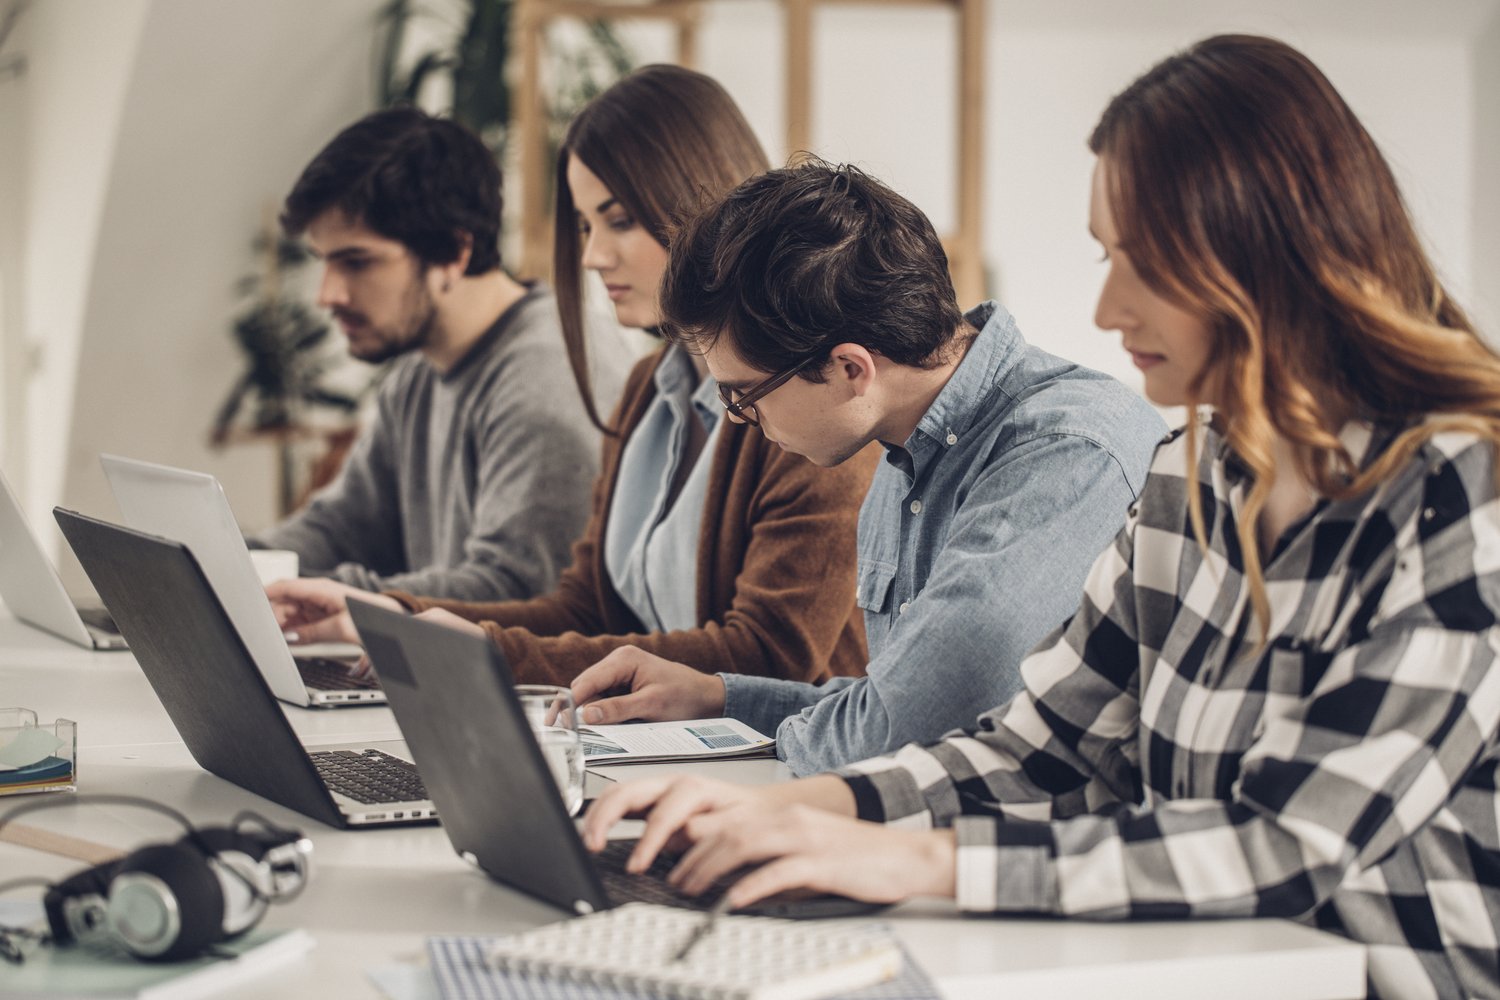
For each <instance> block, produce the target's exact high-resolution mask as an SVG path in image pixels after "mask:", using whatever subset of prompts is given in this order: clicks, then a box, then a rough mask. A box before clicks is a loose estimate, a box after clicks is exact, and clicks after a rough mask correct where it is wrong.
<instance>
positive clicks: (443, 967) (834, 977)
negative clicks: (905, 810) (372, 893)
mask: <svg viewBox="0 0 1500 1000" xmlns="http://www.w3.org/2000/svg"><path fill="white" fill-rule="evenodd" d="M663 918H665V919H663ZM701 920H702V915H701V914H694V913H693V912H692V911H688V910H681V909H678V908H675V907H656V906H650V905H647V904H630V905H628V906H624V907H618V908H616V909H613V910H609V911H606V912H602V913H598V914H594V915H591V916H588V917H581V918H577V919H573V920H568V921H564V922H562V923H559V924H553V925H551V926H549V927H544V928H542V929H540V930H537V931H531V932H528V933H526V934H517V935H510V936H507V937H500V938H494V937H461V936H448V937H432V938H428V942H427V948H428V957H429V960H430V964H431V967H432V972H433V975H434V977H435V979H436V980H437V983H438V987H439V989H440V991H441V993H442V995H443V998H444V1000H647V998H652V997H660V996H663V995H672V996H678V997H755V998H758V1000H759V998H778V1000H783V998H785V1000H793V998H803V1000H811V998H814V997H829V996H837V997H840V998H846V1000H937V997H938V993H937V990H936V989H935V988H934V987H933V985H932V982H931V980H929V979H928V978H927V976H926V974H925V973H924V972H923V971H922V969H921V968H920V967H919V966H918V965H917V964H916V963H915V962H913V961H912V960H911V958H910V957H909V956H907V955H905V953H904V951H903V950H902V949H901V947H900V945H899V944H898V943H897V942H896V940H895V938H894V937H893V936H892V935H891V933H890V931H889V929H888V928H886V927H885V926H884V925H882V924H870V923H861V924H848V923H825V924H814V923H808V922H806V921H786V920H775V919H772V918H766V917H739V916H726V917H722V918H720V919H719V921H718V923H717V924H716V925H715V928H714V930H713V931H712V932H711V933H710V934H708V935H706V936H704V937H703V939H702V940H701V941H700V942H699V944H698V946H697V947H695V948H694V949H693V951H692V953H691V954H690V955H689V957H688V958H687V959H686V960H684V962H683V963H682V966H683V967H682V968H677V969H673V968H672V966H673V965H674V963H671V962H669V961H667V958H668V957H669V954H670V953H675V951H676V950H677V948H678V947H679V946H680V944H681V940H682V939H683V938H685V937H686V936H687V934H689V933H690V932H691V930H692V929H693V928H694V927H695V926H696V925H697V924H698V922H699V921H701ZM673 921H675V923H672V922H673ZM668 923H671V924H672V925H671V926H666V925H667V924H668ZM737 925H738V926H737ZM638 938H644V942H642V941H640V940H637V939H638ZM657 952H661V953H662V954H657ZM512 959H515V961H511V960H512ZM549 959H550V960H549ZM505 966H509V968H507V967H505ZM862 984H863V985H862ZM871 984H873V985H871Z"/></svg>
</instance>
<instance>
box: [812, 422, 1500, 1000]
mask: <svg viewBox="0 0 1500 1000" xmlns="http://www.w3.org/2000/svg"><path fill="white" fill-rule="evenodd" d="M1389 438H1390V435H1388V434H1385V433H1381V432H1372V431H1371V430H1370V429H1369V428H1368V427H1365V426H1360V425H1350V426H1349V427H1348V428H1346V430H1345V433H1344V436H1343V440H1344V442H1345V445H1346V446H1347V447H1348V448H1349V450H1350V452H1351V454H1352V455H1354V456H1355V457H1356V459H1358V458H1360V457H1361V456H1367V457H1368V456H1371V455H1374V454H1375V453H1377V452H1378V451H1379V450H1381V449H1383V448H1384V446H1385V444H1386V443H1387V442H1388V441H1389ZM1203 440H1204V447H1203V455H1202V459H1201V460H1200V461H1199V462H1198V463H1197V466H1196V468H1197V474H1196V481H1195V482H1194V483H1192V484H1191V485H1192V486H1195V487H1196V488H1198V489H1200V490H1201V491H1202V495H1203V498H1204V514H1205V519H1206V521H1207V526H1208V535H1209V552H1208V553H1207V555H1206V556H1205V555H1204V554H1203V553H1202V552H1201V551H1200V549H1199V547H1198V544H1197V542H1196V541H1195V539H1194V537H1193V533H1192V528H1191V526H1190V523H1189V520H1188V506H1187V493H1186V490H1187V488H1189V486H1190V484H1189V483H1188V481H1187V480H1186V479H1185V477H1184V470H1185V469H1186V468H1187V467H1188V466H1187V457H1188V453H1187V439H1186V435H1183V434H1181V433H1180V432H1179V434H1178V435H1176V436H1173V437H1170V438H1168V439H1167V440H1166V441H1165V442H1163V444H1162V445H1161V446H1160V447H1159V448H1158V450H1157V454H1156V458H1155V460H1154V462H1153V464H1152V470H1151V475H1150V478H1149V479H1148V480H1147V483H1146V486H1145V489H1144V490H1143V492H1142V493H1141V496H1140V500H1139V503H1138V505H1137V506H1136V507H1134V508H1132V509H1131V512H1130V515H1129V519H1128V520H1127V522H1126V524H1125V527H1124V529H1123V530H1122V531H1121V533H1120V535H1119V536H1118V538H1117V539H1116V541H1115V543H1114V544H1113V545H1112V546H1111V547H1110V548H1109V549H1107V550H1106V551H1105V552H1104V553H1103V554H1102V555H1101V556H1100V557H1099V559H1098V561H1097V562H1096V563H1095V564H1094V568H1093V570H1092V572H1091V573H1090V576H1089V580H1088V583H1087V584H1086V588H1085V594H1084V598H1083V603H1082V606H1081V607H1080V608H1079V610H1078V611H1077V613H1076V614H1075V615H1074V616H1073V617H1072V619H1071V620H1069V621H1068V622H1067V623H1065V624H1064V625H1063V626H1062V628H1060V629H1059V630H1058V631H1057V632H1055V633H1053V634H1052V635H1051V636H1050V637H1049V638H1048V639H1046V640H1045V641H1044V642H1043V643H1042V644H1041V645H1040V646H1038V647H1037V648H1036V649H1035V650H1034V651H1033V652H1032V653H1031V654H1030V655H1029V656H1028V657H1027V659H1026V661H1025V662H1024V664H1023V665H1022V668H1021V669H1022V675H1023V677H1024V679H1025V683H1026V690H1025V691H1024V692H1023V693H1022V694H1020V695H1018V696H1017V697H1016V698H1015V699H1014V700H1012V701H1011V702H1010V703H1008V704H1006V705H1004V706H1002V707H1000V708H997V709H994V710H993V711H991V712H988V713H986V714H985V715H983V716H981V717H980V719H979V722H978V726H977V728H976V729H975V730H974V731H972V732H969V733H954V734H950V735H949V736H947V737H945V738H944V739H943V741H942V742H940V743H937V744H934V745H932V746H929V747H926V748H923V747H918V746H915V745H913V746H909V747H907V748H905V749H903V750H901V751H899V752H898V753H896V754H894V755H893V756H890V757H882V758H877V759H875V760H870V761H865V762H863V763H861V764H857V765H855V766H853V767H851V768H849V769H847V770H845V771H844V772H841V773H842V774H843V776H844V777H845V779H846V780H847V781H848V782H849V784H850V787H851V788H852V789H853V791H854V794H855V798H856V800H857V802H858V804H859V813H860V816H861V818H863V819H869V820H875V821H880V822H886V823H895V824H899V825H901V826H906V827H918V828H920V827H923V826H927V825H935V826H947V825H952V826H953V827H954V828H955V832H956V835H957V839H958V845H959V850H958V873H957V875H958V898H959V903H960V905H961V906H962V907H964V908H965V909H970V910H992V911H1007V912H1046V913H1056V914H1063V915H1070V916H1085V917H1094V918H1106V919H1107V918H1125V917H1210V916H1223V917H1231V916H1233V917H1245V916H1265V917H1287V918H1291V919H1295V920H1301V921H1304V922H1307V923H1310V924H1313V925H1316V926H1318V927H1323V928H1327V929H1329V930H1333V931H1336V932H1338V933H1342V934H1345V935H1347V936H1348V937H1350V938H1352V939H1354V940H1356V941H1359V942H1362V943H1364V944H1365V945H1367V946H1368V948H1369V970H1370V971H1369V974H1370V987H1371V993H1372V995H1382V996H1389V997H1402V998H1420V997H1437V996H1442V997H1450V996H1460V995H1464V996H1500V969H1497V959H1500V792H1497V787H1500V785H1497V779H1500V773H1497V765H1500V750H1497V748H1496V734H1497V732H1500V670H1497V669H1495V660H1496V649H1497V643H1500V628H1497V627H1496V620H1497V609H1500V503H1497V499H1496V486H1495V468H1496V466H1495V459H1494V449H1493V448H1492V447H1491V446H1490V445H1489V444H1487V443H1483V442H1480V441H1479V440H1478V439H1477V438H1475V437H1473V436H1469V435H1464V434H1451V433H1450V434H1442V435H1439V436H1437V437H1435V438H1434V439H1432V440H1431V441H1430V442H1429V443H1428V444H1427V445H1426V446H1425V447H1424V448H1423V449H1421V450H1419V451H1418V452H1417V454H1416V455H1415V456H1414V457H1413V459H1412V460H1411V461H1410V462H1409V463H1408V464H1407V465H1406V466H1405V467H1404V468H1403V469H1402V470H1401V471H1400V472H1399V473H1398V474H1397V475H1395V476H1394V477H1392V478H1391V479H1390V480H1389V481H1387V482H1386V483H1385V484H1384V485H1383V486H1381V487H1380V488H1379V489H1377V490H1376V491H1375V492H1374V493H1373V494H1370V495H1367V496H1364V497H1362V498H1359V499H1356V500H1351V501H1343V502H1324V503H1321V504H1319V505H1318V506H1317V507H1316V508H1315V509H1314V510H1313V511H1312V513H1310V514H1309V515H1308V516H1307V517H1306V518H1305V519H1303V520H1302V521H1300V522H1299V523H1297V524H1296V525H1293V526H1292V528H1291V529H1289V530H1288V531H1287V532H1286V533H1285V534H1284V535H1283V537H1282V539H1281V540H1280V541H1279V542H1278V545H1277V548H1276V550H1275V551H1274V552H1273V553H1272V555H1271V557H1270V559H1268V560H1267V566H1266V570H1265V575H1266V586H1267V594H1268V597H1269V599H1270V603H1271V618H1272V621H1271V628H1270V632H1269V636H1268V639H1267V643H1266V645H1265V647H1264V648H1261V649H1257V641H1258V639H1259V628H1258V626H1256V625H1255V623H1254V621H1253V617H1254V616H1253V615H1252V613H1251V612H1250V610H1249V599H1248V597H1249V591H1248V588H1247V587H1246V585H1245V580H1244V578H1243V576H1242V566H1243V563H1242V560H1241V555H1240V552H1241V550H1240V546H1239V543H1238V540H1237V538H1236V536H1235V524H1236V520H1237V519H1238V518H1239V517H1240V516H1241V511H1242V510H1243V505H1244V500H1245V497H1246V495H1247V494H1248V492H1249V486H1250V482H1249V475H1248V473H1247V471H1246V470H1245V468H1244V466H1243V465H1242V464H1241V463H1239V462H1238V461H1237V460H1236V459H1235V458H1234V456H1233V455H1232V454H1231V453H1230V452H1229V451H1228V448H1227V446H1226V445H1225V442H1224V440H1223V439H1222V438H1221V437H1219V436H1218V435H1216V434H1215V433H1214V432H1213V431H1212V430H1211V429H1209V428H1207V427H1205V428H1204V434H1203Z"/></svg>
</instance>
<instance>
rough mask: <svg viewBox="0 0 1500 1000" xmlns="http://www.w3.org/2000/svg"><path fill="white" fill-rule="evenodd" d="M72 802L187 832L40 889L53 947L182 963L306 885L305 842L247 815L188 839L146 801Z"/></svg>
mask: <svg viewBox="0 0 1500 1000" xmlns="http://www.w3.org/2000/svg"><path fill="white" fill-rule="evenodd" d="M79 798H86V799H88V800H89V801H92V802H99V801H102V800H109V801H114V802H120V803H124V804H129V805H140V806H145V807H147V808H152V809H155V810H157V811H159V812H163V813H166V814H168V815H171V816H173V817H174V818H175V819H177V820H178V821H179V822H180V823H182V824H183V825H184V826H185V827H186V828H187V831H188V832H187V834H186V835H185V836H184V837H182V838H181V839H180V840H178V841H176V842H175V843H166V844H149V845H147V846H145V847H141V848H138V849H137V850H134V851H132V852H131V853H130V854H128V855H126V856H125V857H123V858H120V859H119V860H116V861H110V862H107V863H105V864H102V865H97V866H95V867H93V868H89V869H86V870H85V871H82V872H79V873H78V874H76V875H73V876H70V877H69V878H67V879H64V880H63V881H61V882H58V883H55V884H48V885H47V894H46V896H45V897H44V899H43V906H44V908H45V910H46V914H47V927H48V930H49V931H50V939H51V942H52V943H53V944H56V945H69V944H73V943H75V942H77V943H97V942H112V943H114V944H117V945H119V946H120V947H122V948H124V950H125V951H127V952H129V953H130V954H132V955H134V956H136V957H137V958H142V959H147V960H152V961H174V960H176V959H181V958H189V957H192V956H194V955H198V954H201V953H202V952H204V951H206V950H208V949H210V948H212V947H213V946H214V945H215V944H218V943H219V942H221V941H227V940H230V939H232V938H235V937H238V936H239V935H241V934H243V933H245V932H246V931H248V930H249V929H250V928H252V927H254V926H255V925H256V923H258V922H259V921H260V918H261V917H262V916H264V915H265V912H266V907H267V906H269V905H270V904H271V903H273V902H286V901H288V900H290V899H292V898H294V897H295V896H296V895H297V894H298V893H300V892H301V891H302V889H303V888H304V887H305V886H306V885H307V878H308V874H309V871H310V868H311V859H312V842H311V841H309V840H308V839H307V838H306V837H304V836H302V834H301V833H299V832H298V831H296V830H291V829H286V828H282V827H278V826H275V825H274V824H272V823H270V822H269V821H267V820H266V819H264V818H262V817H260V816H258V815H256V814H254V813H249V812H245V813H241V814H240V815H239V816H237V817H235V819H234V821H233V822H232V823H231V824H230V825H229V826H227V827H205V828H203V829H198V828H196V827H194V826H193V825H192V823H191V822H189V821H188V820H187V818H186V817H184V816H182V815H181V814H179V813H177V812H176V811H175V810H172V809H169V808H167V807H165V806H162V805H160V804H159V803H156V802H151V801H149V800H144V799H136V798H134V797H132V796H115V795H92V796H79ZM60 804H61V803H38V804H36V805H35V806H31V805H30V804H28V805H27V806H22V807H20V808H17V809H14V810H12V811H11V812H9V813H7V814H5V816H3V817H0V826H3V825H4V824H5V823H7V822H9V821H10V820H12V819H14V818H15V816H17V815H18V814H20V813H22V812H31V811H34V810H35V809H37V808H46V807H48V806H51V805H60ZM251 823H253V825H248V824H251ZM35 881H42V880H35ZM44 884H46V883H44ZM10 950H11V951H15V950H16V949H14V948H12V949H10Z"/></svg>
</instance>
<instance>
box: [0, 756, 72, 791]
mask: <svg viewBox="0 0 1500 1000" xmlns="http://www.w3.org/2000/svg"><path fill="white" fill-rule="evenodd" d="M72 773H73V762H72V761H71V760H65V759H64V758H62V757H43V758H42V759H41V760H39V761H37V762H36V763H35V764H27V765H26V766H25V767H18V768H16V769H15V770H14V771H0V787H4V786H6V785H28V784H31V783H33V782H38V781H55V780H57V779H59V778H66V777H68V776H69V775H70V774H72Z"/></svg>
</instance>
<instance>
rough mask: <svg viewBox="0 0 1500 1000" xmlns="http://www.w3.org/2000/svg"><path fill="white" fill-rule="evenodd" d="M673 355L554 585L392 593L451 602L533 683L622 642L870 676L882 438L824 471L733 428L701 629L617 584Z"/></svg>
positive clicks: (608, 457) (629, 409) (826, 673)
mask: <svg viewBox="0 0 1500 1000" xmlns="http://www.w3.org/2000/svg"><path fill="white" fill-rule="evenodd" d="M661 355H662V352H661V351H657V352H655V353H654V354H652V355H651V356H650V357H647V358H644V359H642V360H641V361H640V362H639V363H638V364H637V365H636V366H635V369H634V370H633V371H632V372H631V373H630V378H629V380H628V381H627V382H626V385H625V391H624V394H623V396H622V397H621V400H620V405H619V407H618V410H617V414H616V417H617V419H616V423H615V426H616V427H620V428H622V431H621V433H620V435H619V436H613V437H611V436H606V437H605V439H604V454H603V462H602V464H601V471H600V475H599V478H598V480H597V481H596V482H595V484H594V506H593V514H592V516H591V517H590V519H589V523H588V527H587V528H586V529H585V530H584V533H583V537H582V538H580V539H579V540H578V541H577V542H576V543H574V546H573V565H571V566H570V567H568V569H566V570H565V571H564V572H563V574H562V577H561V579H560V580H559V582H558V586H557V589H556V590H555V591H554V592H553V593H551V594H548V595H546V596H544V597H537V598H533V599H532V600H528V601H504V602H498V603H486V602H471V601H452V600H436V599H428V598H419V597H414V596H412V595H410V594H403V593H399V592H393V593H391V596H392V597H394V598H396V599H397V600H399V601H400V602H401V603H403V604H405V605H406V606H407V607H408V608H410V609H411V610H413V611H422V610H425V609H427V608H446V609H448V610H449V611H452V612H454V613H455V614H458V615H460V616H462V617H464V618H467V619H469V620H470V621H477V622H480V623H482V624H483V625H484V628H485V630H486V631H487V632H488V633H489V635H490V637H491V638H492V639H493V640H494V641H495V642H496V643H498V644H499V646H500V648H501V649H502V650H503V651H504V653H505V656H506V658H507V659H508V660H509V661H510V665H511V669H512V671H513V672H514V674H515V677H516V680H517V681H521V682H530V683H537V682H542V683H553V684H567V683H569V682H570V681H571V680H572V679H573V678H574V677H576V676H578V674H579V673H581V672H582V671H583V670H584V668H586V667H588V666H590V665H592V664H594V663H596V662H598V660H599V659H601V658H602V657H603V656H604V655H605V654H606V653H608V652H609V651H610V650H612V649H615V648H617V647H620V646H639V647H640V648H641V649H644V650H646V651H647V652H651V653H655V654H657V655H658V656H663V657H666V658H667V659H669V660H677V661H680V662H682V663H686V664H689V665H691V666H693V667H696V668H698V669H699V670H702V671H705V672H711V673H718V672H725V673H744V674H759V675H762V676H767V677H786V678H790V679H793V680H801V681H813V682H821V681H823V680H826V679H827V678H829V677H831V676H835V675H842V676H858V675H860V674H863V673H864V668H865V660H866V655H867V654H866V648H865V631H864V622H863V621H862V620H861V618H860V617H859V615H860V612H859V609H858V608H856V607H855V604H854V592H855V531H856V525H857V521H858V517H859V507H860V503H861V502H862V501H863V500H864V495H865V491H866V490H867V489H868V488H869V485H870V477H871V476H873V475H874V474H875V466H876V463H877V462H878V461H879V448H878V447H877V446H875V445H871V446H870V447H868V448H866V449H865V450H864V451H862V452H861V453H860V454H858V455H856V456H855V457H854V458H852V459H850V460H849V461H847V462H845V463H843V464H842V465H840V466H838V467H837V468H833V469H820V468H818V467H816V466H814V465H813V464H812V463H811V462H808V461H807V460H806V459H804V458H802V457H801V456H798V455H794V454H792V453H790V452H787V451H783V450H782V449H781V448H779V447H778V446H776V445H774V444H772V443H770V442H769V441H767V440H766V437H765V435H763V434H761V433H760V431H759V430H757V429H756V428H754V427H749V426H746V425H744V424H737V423H733V422H731V423H728V424H726V425H725V427H724V429H723V430H722V431H721V432H720V433H719V438H718V443H717V445H716V447H715V449H714V454H713V464H712V466H711V467H710V470H709V480H708V499H707V501H706V504H705V506H704V510H703V524H702V527H701V529H700V531H701V534H700V536H699V542H698V579H697V588H698V590H697V607H698V622H699V625H698V627H697V628H695V629H687V630H682V631H675V632H654V633H648V632H646V631H645V627H644V626H643V625H642V624H641V622H640V620H639V619H638V618H637V617H636V616H635V614H634V613H633V612H632V611H631V610H630V609H629V607H628V606H627V605H626V604H625V602H624V601H623V600H622V599H621V598H620V595H619V594H618V593H617V592H616V591H615V589H614V587H613V585H612V584H611V583H610V580H609V572H608V570H606V569H605V566H604V544H603V535H604V525H605V523H606V522H607V521H608V514H609V506H610V501H611V499H612V497H613V494H614V487H615V477H616V476H617V474H618V473H619V469H620V454H621V452H622V451H623V450H624V443H625V440H626V439H627V438H628V437H629V436H630V432H631V431H633V430H634V429H635V427H636V425H637V424H639V423H640V421H641V419H642V417H643V416H644V415H645V412H646V408H647V406H648V405H649V404H650V403H651V400H652V398H653V397H654V396H655V394H656V388H655V386H656V383H655V380H654V379H653V378H652V375H653V373H654V372H655V370H656V367H657V365H658V363H659V362H660V360H661ZM726 419H727V418H726Z"/></svg>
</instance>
